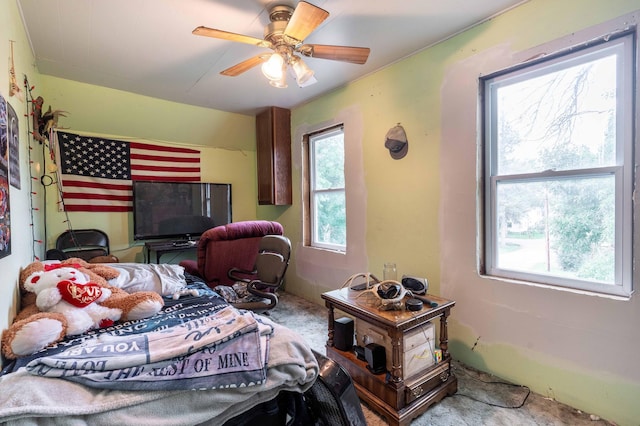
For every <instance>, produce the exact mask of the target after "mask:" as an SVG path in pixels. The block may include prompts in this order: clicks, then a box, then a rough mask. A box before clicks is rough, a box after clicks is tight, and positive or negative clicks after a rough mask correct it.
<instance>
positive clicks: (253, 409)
mask: <svg viewBox="0 0 640 426" xmlns="http://www.w3.org/2000/svg"><path fill="white" fill-rule="evenodd" d="M111 266H114V267H116V268H120V270H121V271H122V272H121V274H120V277H119V278H118V280H119V281H118V282H117V283H115V282H112V283H111V284H114V285H118V286H120V287H122V288H124V289H125V290H127V291H136V290H141V289H146V290H148V289H153V290H155V291H157V292H159V293H161V294H163V298H164V302H165V306H164V308H163V309H162V311H161V312H160V313H158V314H157V315H155V316H153V317H151V318H146V319H143V320H137V321H129V322H123V323H116V324H115V325H113V326H111V327H107V328H103V329H99V330H92V331H90V332H87V333H85V334H82V335H80V336H76V337H75V338H66V339H65V340H63V341H62V342H59V343H58V344H55V345H51V346H50V347H48V348H46V349H44V350H42V351H40V352H38V353H36V354H34V355H31V356H28V357H24V358H19V359H18V360H15V361H12V362H9V363H6V364H5V365H4V368H3V370H2V375H0V423H2V424H8V425H28V424H38V425H49V424H51V425H54V424H64V425H76V424H77V425H81V424H91V425H113V424H123V425H124V424H153V425H169V424H170V425H195V424H211V425H223V424H225V423H226V424H244V423H246V422H247V419H248V418H250V416H252V415H253V416H255V415H256V413H259V412H260V411H259V408H263V407H267V408H266V410H267V411H268V410H269V408H268V407H269V404H270V405H271V406H273V404H276V405H278V404H282V401H283V398H285V397H286V398H291V395H298V396H299V395H302V394H303V393H305V392H306V391H307V390H309V388H310V387H311V386H312V385H313V383H314V381H315V379H316V378H317V376H318V362H317V359H316V357H315V356H314V353H313V352H312V351H311V349H310V347H309V346H308V345H307V344H306V343H305V342H304V340H303V339H302V338H301V337H300V336H299V335H297V334H296V333H294V332H293V331H291V330H290V329H288V328H286V327H284V326H281V325H278V324H276V323H274V322H273V321H271V320H269V319H268V318H267V317H264V316H260V315H257V314H254V313H252V312H251V311H242V310H238V309H235V308H233V307H232V306H230V305H228V304H227V302H225V301H224V299H223V298H222V297H220V296H219V295H218V294H217V293H216V292H214V291H213V290H211V289H210V288H209V287H207V285H206V284H205V283H204V282H202V281H201V280H199V279H198V278H197V277H195V276H192V275H189V274H184V273H183V272H182V271H181V269H173V268H174V267H167V266H164V265H145V266H141V265H137V264H130V265H126V264H112V265H111ZM175 268H179V267H178V266H175ZM262 424H264V423H262Z"/></svg>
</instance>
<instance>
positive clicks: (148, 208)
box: [133, 181, 231, 240]
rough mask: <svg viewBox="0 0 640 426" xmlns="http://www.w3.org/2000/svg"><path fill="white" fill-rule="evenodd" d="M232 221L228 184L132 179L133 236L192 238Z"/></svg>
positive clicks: (139, 237)
mask: <svg viewBox="0 0 640 426" xmlns="http://www.w3.org/2000/svg"><path fill="white" fill-rule="evenodd" d="M230 222H231V184H229V183H202V182H156V181H133V238H134V240H149V239H191V238H192V237H197V236H199V235H201V234H202V233H203V232H204V231H206V230H207V229H209V228H213V227H214V226H218V225H226V224H227V223H230Z"/></svg>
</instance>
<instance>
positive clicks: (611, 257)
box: [481, 32, 636, 297]
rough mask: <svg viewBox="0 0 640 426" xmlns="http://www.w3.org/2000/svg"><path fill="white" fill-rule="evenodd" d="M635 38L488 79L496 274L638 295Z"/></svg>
mask: <svg viewBox="0 0 640 426" xmlns="http://www.w3.org/2000/svg"><path fill="white" fill-rule="evenodd" d="M634 46H635V33H634V32H630V33H627V34H620V35H616V36H611V37H603V38H602V40H600V41H599V42H594V41H591V42H590V43H589V44H588V45H585V46H584V47H581V48H574V49H568V50H567V51H566V52H563V53H559V54H556V55H552V57H550V58H547V59H544V60H539V61H534V62H533V63H530V64H524V65H520V66H517V67H514V68H512V69H509V70H506V71H502V72H499V73H495V74H493V75H489V76H487V77H484V78H482V79H481V91H482V93H483V97H484V99H483V102H482V105H483V124H484V132H483V134H484V145H483V148H484V164H483V178H484V182H483V183H484V216H483V217H484V232H483V236H484V262H483V263H484V265H483V272H484V273H485V274H486V275H489V276H496V277H502V278H507V279H513V280H519V281H527V282H535V283H540V284H545V285H551V286H560V287H564V288H570V289H576V290H582V291H588V292H596V293H603V294H609V295H614V296H622V297H628V296H629V295H630V294H631V292H632V290H633V289H632V271H633V267H632V261H633V256H632V233H633V232H632V215H633V205H632V198H633V185H634V179H635V177H634V167H635V165H634V158H633V155H634V154H633V151H634V138H635V136H634V126H635V120H636V118H635V115H634V92H635V81H634V79H635V72H636V71H635V55H636V52H635V47H634Z"/></svg>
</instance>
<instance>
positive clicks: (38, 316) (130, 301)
mask: <svg viewBox="0 0 640 426" xmlns="http://www.w3.org/2000/svg"><path fill="white" fill-rule="evenodd" d="M69 267H71V268H74V269H76V270H78V271H79V272H81V273H82V275H83V277H82V279H81V280H80V281H82V282H87V281H89V282H91V283H95V284H98V285H99V286H100V287H101V288H104V289H105V294H108V293H110V295H109V296H108V297H107V298H106V299H104V300H101V301H100V305H101V306H104V307H106V308H111V309H115V310H119V311H121V312H122V314H121V316H120V320H124V321H126V320H136V319H141V318H147V317H150V316H153V315H155V314H156V313H158V312H159V311H160V309H162V307H163V306H164V301H163V300H162V296H160V295H159V294H157V293H155V292H152V291H140V292H136V293H127V292H126V291H124V290H122V289H120V288H118V287H114V286H111V285H109V284H108V282H107V280H110V279H113V278H116V277H117V276H118V275H119V272H118V271H117V270H116V269H114V268H112V267H110V266H108V265H103V264H93V263H88V262H86V261H84V260H82V259H78V258H71V259H66V260H63V261H61V262H60V263H53V264H51V263H47V264H45V263H42V262H33V263H31V264H29V265H28V266H27V267H26V268H24V269H22V270H21V271H20V282H19V283H20V295H21V310H20V312H18V314H17V315H16V318H15V319H14V321H13V323H12V324H11V325H10V326H9V328H8V329H7V330H5V331H3V333H2V340H1V343H2V353H3V355H4V356H5V357H6V358H8V359H15V358H19V357H21V356H26V355H31V354H33V353H35V352H37V351H39V350H41V349H43V348H45V347H47V346H48V345H50V344H52V343H55V342H58V341H60V340H62V339H63V338H64V337H65V336H66V335H68V334H70V324H69V321H68V319H67V317H65V315H64V314H63V313H61V312H42V310H41V309H40V308H38V304H37V303H36V297H37V295H36V293H35V292H33V289H31V288H30V289H29V290H31V291H27V290H26V288H25V283H27V282H28V280H29V282H37V280H39V279H41V277H42V276H45V274H46V273H47V271H52V270H55V269H56V268H65V269H67V268H69ZM40 305H43V303H40Z"/></svg>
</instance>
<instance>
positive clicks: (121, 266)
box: [108, 263, 187, 296]
mask: <svg viewBox="0 0 640 426" xmlns="http://www.w3.org/2000/svg"><path fill="white" fill-rule="evenodd" d="M108 265H109V266H111V267H112V268H115V269H117V270H118V272H120V275H119V276H118V277H117V278H114V279H112V280H109V284H111V285H112V286H114V287H119V288H121V289H123V290H125V291H126V292H127V293H134V292H136V291H155V292H156V293H159V294H161V295H163V296H167V295H172V294H173V293H175V292H177V291H180V290H182V289H183V288H184V287H185V286H186V285H187V282H186V280H185V278H184V268H183V267H182V266H180V265H170V264H166V263H163V264H160V265H156V264H153V263H109V264H108Z"/></svg>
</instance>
